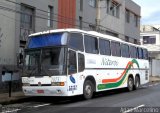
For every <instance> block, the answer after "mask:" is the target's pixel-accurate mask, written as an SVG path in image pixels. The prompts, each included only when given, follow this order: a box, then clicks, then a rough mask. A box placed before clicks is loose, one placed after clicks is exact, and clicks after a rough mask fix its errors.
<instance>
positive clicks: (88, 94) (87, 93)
mask: <svg viewBox="0 0 160 113" xmlns="http://www.w3.org/2000/svg"><path fill="white" fill-rule="evenodd" d="M93 92H94V85H93V83H92V82H91V81H90V80H86V81H85V82H84V86H83V96H84V98H85V99H87V100H88V99H91V98H92V97H93Z"/></svg>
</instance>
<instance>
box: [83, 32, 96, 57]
mask: <svg viewBox="0 0 160 113" xmlns="http://www.w3.org/2000/svg"><path fill="white" fill-rule="evenodd" d="M84 43H85V51H86V53H93V54H98V40H97V38H95V37H91V36H87V35H85V38H84Z"/></svg>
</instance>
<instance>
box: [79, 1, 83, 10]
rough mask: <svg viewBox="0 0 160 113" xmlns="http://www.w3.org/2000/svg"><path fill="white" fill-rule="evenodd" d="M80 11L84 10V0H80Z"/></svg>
mask: <svg viewBox="0 0 160 113" xmlns="http://www.w3.org/2000/svg"><path fill="white" fill-rule="evenodd" d="M80 11H83V0H80Z"/></svg>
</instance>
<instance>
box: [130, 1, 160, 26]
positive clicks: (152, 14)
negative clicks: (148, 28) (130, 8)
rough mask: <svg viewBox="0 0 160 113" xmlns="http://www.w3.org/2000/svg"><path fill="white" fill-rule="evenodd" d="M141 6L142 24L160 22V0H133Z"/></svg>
mask: <svg viewBox="0 0 160 113" xmlns="http://www.w3.org/2000/svg"><path fill="white" fill-rule="evenodd" d="M132 1H134V2H135V3H137V4H138V5H139V6H141V24H143V25H149V24H150V25H154V24H160V0H132Z"/></svg>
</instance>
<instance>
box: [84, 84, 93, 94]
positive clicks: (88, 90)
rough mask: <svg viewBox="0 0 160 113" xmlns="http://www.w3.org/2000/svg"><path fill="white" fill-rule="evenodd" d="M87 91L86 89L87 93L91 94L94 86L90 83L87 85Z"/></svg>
mask: <svg viewBox="0 0 160 113" xmlns="http://www.w3.org/2000/svg"><path fill="white" fill-rule="evenodd" d="M85 91H86V94H87V95H91V92H92V88H91V86H90V85H87V86H86V88H85Z"/></svg>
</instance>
